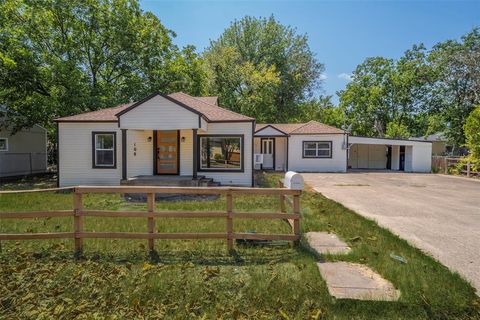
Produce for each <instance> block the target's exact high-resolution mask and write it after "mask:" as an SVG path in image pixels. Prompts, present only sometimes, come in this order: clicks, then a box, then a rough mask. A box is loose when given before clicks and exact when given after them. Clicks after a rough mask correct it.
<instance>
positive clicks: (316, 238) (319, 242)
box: [305, 232, 350, 254]
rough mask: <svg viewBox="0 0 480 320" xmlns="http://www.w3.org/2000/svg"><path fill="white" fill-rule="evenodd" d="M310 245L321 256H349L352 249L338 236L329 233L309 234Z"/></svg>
mask: <svg viewBox="0 0 480 320" xmlns="http://www.w3.org/2000/svg"><path fill="white" fill-rule="evenodd" d="M305 238H306V239H307V242H308V245H309V246H310V247H311V248H312V249H313V250H315V251H316V252H318V253H319V254H347V253H349V252H350V247H349V246H348V245H347V244H346V243H345V242H343V241H342V240H340V239H339V238H338V237H337V235H336V234H334V233H328V232H307V233H306V235H305Z"/></svg>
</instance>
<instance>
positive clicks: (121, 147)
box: [55, 92, 431, 186]
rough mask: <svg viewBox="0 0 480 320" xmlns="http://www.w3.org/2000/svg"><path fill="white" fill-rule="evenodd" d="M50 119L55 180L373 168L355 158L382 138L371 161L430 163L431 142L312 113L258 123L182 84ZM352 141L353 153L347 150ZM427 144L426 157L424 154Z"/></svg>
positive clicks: (238, 177)
mask: <svg viewBox="0 0 480 320" xmlns="http://www.w3.org/2000/svg"><path fill="white" fill-rule="evenodd" d="M55 121H56V122H57V124H58V167H59V168H58V173H59V174H58V178H59V180H58V183H59V185H60V186H71V185H81V184H88V185H118V184H120V183H121V182H125V181H133V180H134V179H135V178H136V177H158V176H165V177H166V176H178V177H185V178H191V179H193V180H196V179H200V178H202V179H203V178H208V179H211V180H214V181H215V182H218V183H220V184H222V185H239V186H253V184H254V182H253V174H254V170H255V169H262V170H276V171H287V170H294V171H298V172H345V171H347V169H348V167H349V166H350V167H351V168H362V167H364V166H365V167H367V168H370V163H371V162H372V163H373V161H374V159H373V158H372V157H371V156H370V151H369V152H368V158H367V165H364V163H363V162H362V161H359V160H358V159H363V157H365V155H364V152H363V151H362V150H363V145H364V144H367V145H381V146H383V156H384V158H382V159H381V157H380V153H381V152H380V151H378V150H377V153H378V155H377V156H378V161H384V164H382V165H380V164H376V165H375V166H374V167H375V168H384V167H385V168H387V152H388V150H390V149H391V151H390V159H391V160H389V161H390V162H391V165H390V167H391V169H392V170H402V169H403V170H405V171H421V172H429V171H430V161H431V159H430V154H431V143H427V142H420V141H411V140H394V139H388V140H383V139H372V138H361V137H349V136H348V134H347V133H346V132H345V131H343V130H341V129H338V128H335V127H332V126H327V125H325V124H322V123H319V122H316V121H310V122H307V123H298V124H256V122H255V119H253V118H250V117H247V116H244V115H241V114H238V113H235V112H233V111H230V110H227V109H224V108H222V107H220V106H219V105H218V102H217V98H216V97H192V96H190V95H188V94H185V93H182V92H177V93H173V94H169V95H164V94H161V93H154V94H152V95H150V96H148V97H146V98H144V99H142V100H140V101H138V102H134V103H130V104H125V105H120V106H117V107H114V108H109V109H102V110H98V111H93V112H88V113H83V114H79V115H74V116H69V117H64V118H59V119H56V120H55ZM380 142H381V143H380ZM397 147H398V148H397ZM369 148H370V147H369ZM354 149H355V150H357V151H356V155H355V156H356V158H354V159H356V160H353V158H351V159H349V158H348V157H349V150H350V157H352V150H354ZM427 149H428V150H427ZM358 150H360V152H359V151H358ZM379 150H380V149H379ZM427 151H428V157H427V156H424V155H423V153H425V152H427ZM395 152H396V153H395ZM417 153H419V154H417ZM420 153H421V155H420ZM372 154H373V153H372ZM258 155H262V156H260V157H258ZM395 157H396V158H395ZM402 157H403V158H402ZM260 158H262V159H261V160H262V161H261V162H259V161H258V160H259V159H260ZM394 158H395V159H394ZM402 159H405V160H402ZM375 161H376V160H375ZM402 161H403V162H402ZM397 162H398V163H399V164H398V165H397V164H396V163H397ZM394 163H395V164H394ZM400 163H404V166H403V167H402V166H401V165H400ZM372 168H373V167H372Z"/></svg>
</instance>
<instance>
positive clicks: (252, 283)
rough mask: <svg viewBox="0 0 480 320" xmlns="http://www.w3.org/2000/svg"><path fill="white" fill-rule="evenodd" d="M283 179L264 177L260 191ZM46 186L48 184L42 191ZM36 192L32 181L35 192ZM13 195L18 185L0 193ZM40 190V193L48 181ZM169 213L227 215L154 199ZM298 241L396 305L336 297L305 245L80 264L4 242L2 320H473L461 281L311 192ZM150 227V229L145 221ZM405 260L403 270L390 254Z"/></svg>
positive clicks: (96, 198) (221, 245) (189, 227)
mask: <svg viewBox="0 0 480 320" xmlns="http://www.w3.org/2000/svg"><path fill="white" fill-rule="evenodd" d="M279 177H280V176H278V175H275V174H269V175H259V176H258V177H257V178H258V180H259V182H260V183H261V185H262V186H274V185H275V183H276V180H277V179H278V178H279ZM42 183H43V182H42ZM34 185H35V184H34ZM5 187H8V188H15V185H8V186H1V188H2V189H3V188H5ZM42 187H44V185H43V184H42ZM71 206H72V195H71V194H65V193H48V194H17V195H0V211H28V210H46V209H48V210H55V209H69V208H71ZM85 207H86V208H89V209H108V210H131V209H134V210H145V208H146V206H145V204H132V203H127V202H125V201H123V200H122V199H121V198H120V197H119V196H117V195H111V194H110V195H109V194H107V195H88V196H85ZM157 207H158V208H161V209H162V210H201V211H205V210H211V211H220V210H224V209H225V199H224V198H220V199H218V200H214V201H201V202H200V201H183V202H160V201H159V202H158V203H157ZM234 208H235V209H237V210H242V211H258V212H261V211H265V210H268V211H272V210H273V209H275V210H278V199H277V197H264V196H255V197H249V196H245V197H238V198H237V199H235V205H234ZM301 208H302V222H301V228H302V232H308V231H331V232H335V233H336V234H337V235H339V237H341V238H343V239H344V240H346V241H347V242H349V244H350V245H351V247H352V251H351V252H350V253H349V254H348V255H345V256H335V255H329V256H325V257H323V259H326V260H329V261H340V260H342V261H350V262H358V263H363V264H366V265H368V266H370V267H371V268H372V269H374V270H375V271H377V272H378V273H379V274H380V275H382V276H383V277H384V278H386V279H387V280H389V281H391V282H392V283H393V284H394V286H395V287H396V288H398V289H400V291H401V297H400V301H398V302H369V301H354V300H335V299H333V298H331V297H330V296H329V294H328V291H327V288H326V285H325V283H324V281H323V280H322V278H321V277H320V274H319V272H318V269H317V266H316V261H317V260H318V259H319V257H315V256H314V255H313V254H312V253H311V252H310V251H309V250H307V249H306V248H305V247H304V246H303V245H302V246H300V247H297V248H293V247H291V246H289V245H287V246H268V247H244V246H236V249H237V250H236V254H233V255H229V254H227V252H226V244H225V241H216V240H198V241H192V240H189V241H173V240H157V241H156V248H157V250H158V258H156V259H153V260H152V258H150V257H149V256H148V255H147V254H146V240H143V241H141V240H106V239H89V240H85V254H84V255H85V257H84V259H80V260H76V259H74V257H73V253H72V252H73V241H72V240H48V241H46V240H42V241H22V242H15V241H10V242H8V241H3V242H2V243H1V246H2V250H1V252H0V319H3V318H6V319H17V318H18V319H51V318H55V319H73V318H78V319H92V318H97V319H102V318H108V319H135V318H137V319H144V318H146V319H156V318H178V319H184V318H191V319H196V318H199V319H212V318H221V319H232V318H235V319H258V318H262V319H308V318H310V319H324V318H336V319H352V318H358V319H372V318H394V319H398V318H404V319H413V318H424V319H431V318H439V319H442V318H443V319H447V318H449V319H450V318H459V319H469V318H470V319H477V318H478V317H479V316H480V313H479V300H478V297H477V296H476V295H475V293H474V289H473V288H472V287H471V286H470V285H469V284H468V283H467V282H466V281H464V280H463V279H462V278H461V277H460V276H458V275H457V274H453V273H451V272H450V271H449V270H448V269H447V268H446V267H444V266H443V265H441V264H440V263H438V262H436V261H435V260H433V259H432V258H430V257H428V256H426V255H424V254H423V253H422V252H421V251H420V250H418V249H415V248H413V247H411V246H410V245H409V244H408V243H407V242H406V241H403V240H400V239H399V238H398V237H396V236H394V235H393V234H391V233H390V232H389V231H387V230H385V229H382V228H380V227H379V226H378V225H376V224H375V223H374V222H372V221H369V220H367V219H364V218H362V217H360V216H359V215H357V214H355V213H354V212H352V211H350V210H348V209H346V208H345V207H343V206H341V205H339V204H337V203H335V202H333V201H331V200H328V199H326V198H325V197H323V196H322V195H320V194H317V193H313V192H310V191H308V190H307V191H306V192H304V194H303V195H302V200H301ZM143 220H145V221H143ZM0 223H1V224H0V232H5V233H15V232H48V231H71V230H72V227H73V222H72V219H71V218H52V219H36V220H1V221H0ZM85 227H86V229H87V230H90V231H91V230H95V231H140V232H144V231H145V230H146V227H147V222H146V219H138V218H137V219H133V218H119V219H115V218H87V219H86V224H85ZM157 229H158V231H159V232H166V231H168V232H196V231H202V232H222V231H224V230H225V220H224V219H165V220H163V221H162V220H157ZM235 230H236V231H247V230H256V231H257V232H282V233H284V232H288V231H289V227H288V226H287V224H286V223H285V222H282V221H270V220H258V221H247V220H245V221H241V220H238V221H235ZM392 252H394V253H395V254H396V255H399V256H402V257H404V258H406V259H407V261H408V263H407V264H402V263H400V262H398V261H396V260H394V259H392V258H391V257H390V254H391V253H392Z"/></svg>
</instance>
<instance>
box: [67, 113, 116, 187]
mask: <svg viewBox="0 0 480 320" xmlns="http://www.w3.org/2000/svg"><path fill="white" fill-rule="evenodd" d="M58 130H59V134H58V136H59V154H60V163H59V166H60V173H59V174H60V186H62V187H63V186H74V185H118V184H119V183H120V179H121V177H122V169H121V168H122V157H121V154H122V153H121V140H122V136H121V131H120V130H119V129H118V126H117V124H116V123H59V124H58ZM93 131H112V132H116V133H117V139H116V160H117V167H116V168H115V169H94V168H92V132H93Z"/></svg>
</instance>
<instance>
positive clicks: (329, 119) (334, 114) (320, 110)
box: [291, 96, 346, 128]
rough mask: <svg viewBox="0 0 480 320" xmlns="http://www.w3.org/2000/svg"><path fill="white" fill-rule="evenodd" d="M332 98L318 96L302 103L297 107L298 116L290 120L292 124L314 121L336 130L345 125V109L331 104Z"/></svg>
mask: <svg viewBox="0 0 480 320" xmlns="http://www.w3.org/2000/svg"><path fill="white" fill-rule="evenodd" d="M331 99H332V96H320V97H318V98H312V99H309V100H308V101H305V102H302V103H300V105H299V109H300V114H299V115H298V116H297V117H296V118H294V119H291V121H294V122H308V121H310V120H316V121H318V122H322V123H325V124H328V125H331V126H334V127H337V128H341V127H342V126H344V125H345V122H346V118H345V109H344V108H342V107H337V106H335V105H334V104H333V102H332V100H331Z"/></svg>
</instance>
